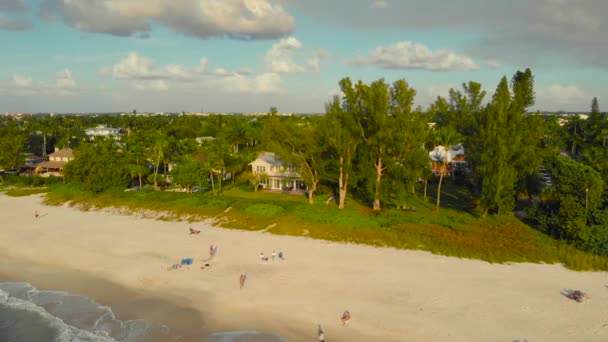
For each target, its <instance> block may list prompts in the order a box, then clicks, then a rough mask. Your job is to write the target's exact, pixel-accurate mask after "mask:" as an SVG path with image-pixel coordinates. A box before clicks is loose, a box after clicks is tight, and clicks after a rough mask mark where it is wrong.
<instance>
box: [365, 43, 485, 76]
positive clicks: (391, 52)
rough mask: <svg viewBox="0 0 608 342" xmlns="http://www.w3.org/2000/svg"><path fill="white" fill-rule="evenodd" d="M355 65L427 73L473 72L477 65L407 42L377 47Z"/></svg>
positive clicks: (449, 54) (446, 51)
mask: <svg viewBox="0 0 608 342" xmlns="http://www.w3.org/2000/svg"><path fill="white" fill-rule="evenodd" d="M353 64H355V65H369V64H372V65H376V66H378V67H380V68H383V69H419V70H429V71H473V70H477V69H479V67H478V66H477V64H475V62H474V61H473V60H472V59H471V58H470V57H467V56H463V55H458V54H456V53H454V52H452V51H449V50H437V51H433V50H431V49H429V48H428V47H427V46H425V45H422V44H415V43H412V42H409V41H403V42H399V43H396V44H393V45H390V46H379V47H377V48H375V49H373V50H372V51H370V52H369V55H368V56H366V57H362V56H358V57H357V58H355V60H354V61H353Z"/></svg>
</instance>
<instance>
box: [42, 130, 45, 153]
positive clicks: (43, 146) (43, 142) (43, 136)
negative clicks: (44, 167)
mask: <svg viewBox="0 0 608 342" xmlns="http://www.w3.org/2000/svg"><path fill="white" fill-rule="evenodd" d="M42 156H43V157H46V134H45V133H42Z"/></svg>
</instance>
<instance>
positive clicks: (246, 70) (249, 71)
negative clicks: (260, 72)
mask: <svg viewBox="0 0 608 342" xmlns="http://www.w3.org/2000/svg"><path fill="white" fill-rule="evenodd" d="M236 73H237V74H240V75H251V74H253V69H251V68H248V67H244V68H240V69H238V70H237V71H236Z"/></svg>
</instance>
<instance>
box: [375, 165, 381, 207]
mask: <svg viewBox="0 0 608 342" xmlns="http://www.w3.org/2000/svg"><path fill="white" fill-rule="evenodd" d="M381 181H382V157H378V163H377V164H376V189H375V191H374V207H373V209H374V211H379V210H380V182H381Z"/></svg>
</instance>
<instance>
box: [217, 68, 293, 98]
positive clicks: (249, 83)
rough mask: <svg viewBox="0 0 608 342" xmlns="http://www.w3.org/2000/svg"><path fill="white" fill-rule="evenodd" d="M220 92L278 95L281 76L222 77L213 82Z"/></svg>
mask: <svg viewBox="0 0 608 342" xmlns="http://www.w3.org/2000/svg"><path fill="white" fill-rule="evenodd" d="M213 84H214V85H217V86H218V87H219V89H220V90H221V91H222V92H225V93H239V94H255V95H270V94H280V93H282V90H281V87H280V85H281V76H280V75H279V74H277V73H264V74H260V75H257V76H254V77H246V76H243V75H239V74H233V75H231V76H227V77H222V78H219V79H216V80H215V82H213Z"/></svg>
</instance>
